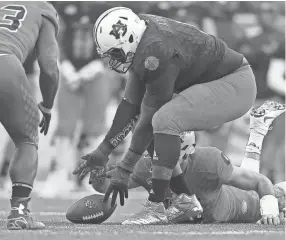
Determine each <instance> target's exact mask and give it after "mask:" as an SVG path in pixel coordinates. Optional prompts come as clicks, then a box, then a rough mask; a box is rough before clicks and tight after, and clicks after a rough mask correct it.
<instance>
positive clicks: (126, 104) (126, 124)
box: [100, 74, 145, 154]
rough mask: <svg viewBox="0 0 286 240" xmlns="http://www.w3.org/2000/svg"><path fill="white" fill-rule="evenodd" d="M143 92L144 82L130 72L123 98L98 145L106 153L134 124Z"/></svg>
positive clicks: (109, 151)
mask: <svg viewBox="0 0 286 240" xmlns="http://www.w3.org/2000/svg"><path fill="white" fill-rule="evenodd" d="M144 93H145V84H144V83H143V82H141V81H139V80H138V79H137V78H136V76H135V75H133V74H130V76H129V79H128V81H127V85H126V88H125V93H124V98H123V100H122V101H121V103H120V104H119V106H118V108H117V111H116V114H115V117H114V119H113V123H112V125H111V128H110V130H109V131H108V133H107V134H106V137H105V139H104V141H103V142H102V144H101V145H100V147H101V148H102V149H103V150H104V151H105V152H106V153H107V154H110V153H111V151H112V150H113V149H114V148H116V147H117V146H118V145H119V144H120V143H121V142H122V141H123V139H124V138H125V137H126V136H127V135H128V133H129V132H130V131H131V130H132V129H133V127H134V126H135V124H136V122H137V120H138V118H139V115H140V105H141V102H142V99H143V96H144Z"/></svg>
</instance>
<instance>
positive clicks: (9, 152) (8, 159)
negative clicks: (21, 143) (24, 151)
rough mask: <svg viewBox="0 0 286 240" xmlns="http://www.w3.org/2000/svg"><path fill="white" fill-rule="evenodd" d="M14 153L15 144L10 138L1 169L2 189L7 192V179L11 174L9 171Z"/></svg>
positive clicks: (0, 185)
mask: <svg viewBox="0 0 286 240" xmlns="http://www.w3.org/2000/svg"><path fill="white" fill-rule="evenodd" d="M14 152H15V144H14V142H13V140H12V139H11V138H8V139H7V143H6V146H5V150H4V153H3V159H2V163H1V169H0V188H3V190H5V183H6V177H7V175H8V172H9V171H8V169H9V165H10V162H11V161H12V158H13V155H14Z"/></svg>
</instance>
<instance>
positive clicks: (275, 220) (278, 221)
mask: <svg viewBox="0 0 286 240" xmlns="http://www.w3.org/2000/svg"><path fill="white" fill-rule="evenodd" d="M273 224H274V225H275V226H276V225H279V224H280V219H279V217H274V218H273Z"/></svg>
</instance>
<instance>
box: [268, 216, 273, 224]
mask: <svg viewBox="0 0 286 240" xmlns="http://www.w3.org/2000/svg"><path fill="white" fill-rule="evenodd" d="M267 223H268V225H273V218H272V217H267Z"/></svg>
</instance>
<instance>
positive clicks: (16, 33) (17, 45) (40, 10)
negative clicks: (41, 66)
mask: <svg viewBox="0 0 286 240" xmlns="http://www.w3.org/2000/svg"><path fill="white" fill-rule="evenodd" d="M43 17H45V18H47V19H49V20H50V21H51V22H52V23H53V24H54V26H55V29H56V33H57V32H58V29H59V21H58V16H57V12H56V10H55V9H54V7H53V6H52V5H51V4H49V3H47V2H14V1H9V2H8V1H7V2H0V53H10V54H15V55H16V56H17V57H18V59H19V60H20V61H21V62H22V63H23V62H25V60H26V58H27V57H28V56H29V55H33V52H34V50H35V45H36V42H37V40H38V36H39V32H40V28H41V24H42V19H43Z"/></svg>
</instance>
